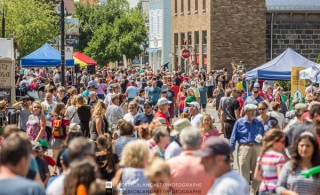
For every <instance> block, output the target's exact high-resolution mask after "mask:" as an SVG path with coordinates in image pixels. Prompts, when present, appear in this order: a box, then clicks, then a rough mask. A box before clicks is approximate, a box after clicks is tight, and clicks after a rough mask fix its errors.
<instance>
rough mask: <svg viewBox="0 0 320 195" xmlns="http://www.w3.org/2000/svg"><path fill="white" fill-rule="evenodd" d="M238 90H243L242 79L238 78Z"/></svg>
mask: <svg viewBox="0 0 320 195" xmlns="http://www.w3.org/2000/svg"><path fill="white" fill-rule="evenodd" d="M236 87H237V89H239V90H242V89H243V85H242V79H241V78H240V77H238V78H237V84H236Z"/></svg>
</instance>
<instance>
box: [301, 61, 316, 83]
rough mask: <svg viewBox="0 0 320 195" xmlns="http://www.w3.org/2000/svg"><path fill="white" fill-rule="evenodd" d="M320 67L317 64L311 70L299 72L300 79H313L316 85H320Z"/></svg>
mask: <svg viewBox="0 0 320 195" xmlns="http://www.w3.org/2000/svg"><path fill="white" fill-rule="evenodd" d="M319 73H320V65H319V64H317V65H315V66H312V67H310V68H307V69H304V70H300V71H299V79H308V80H310V79H312V82H314V83H320V74H319Z"/></svg>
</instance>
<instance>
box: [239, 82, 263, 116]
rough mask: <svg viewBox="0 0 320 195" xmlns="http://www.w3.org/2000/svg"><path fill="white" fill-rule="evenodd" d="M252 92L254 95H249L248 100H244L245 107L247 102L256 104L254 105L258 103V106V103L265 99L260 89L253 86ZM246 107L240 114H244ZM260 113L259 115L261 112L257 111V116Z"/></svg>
mask: <svg viewBox="0 0 320 195" xmlns="http://www.w3.org/2000/svg"><path fill="white" fill-rule="evenodd" d="M251 92H252V95H251V96H248V97H247V98H246V101H245V102H244V107H245V106H246V105H247V104H254V105H256V107H258V104H259V103H260V102H262V101H263V98H262V97H260V96H259V89H258V88H253V89H252V91H251ZM244 107H243V109H242V111H241V113H240V116H243V112H244ZM258 115H259V113H258V112H256V116H258Z"/></svg>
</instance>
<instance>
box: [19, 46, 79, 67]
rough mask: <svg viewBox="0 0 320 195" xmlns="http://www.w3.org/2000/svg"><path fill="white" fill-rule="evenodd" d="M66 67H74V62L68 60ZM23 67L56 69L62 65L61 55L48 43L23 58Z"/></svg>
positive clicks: (21, 62)
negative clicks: (55, 67)
mask: <svg viewBox="0 0 320 195" xmlns="http://www.w3.org/2000/svg"><path fill="white" fill-rule="evenodd" d="M65 63H66V66H73V65H74V60H73V59H68V60H66V62H65ZM20 64H21V66H22V67H54V66H60V64H61V53H60V52H59V51H58V50H56V49H55V48H53V47H51V46H50V45H49V44H48V43H46V44H44V45H43V46H42V47H40V48H39V49H37V50H36V51H34V52H32V53H31V54H29V55H27V56H26V57H24V58H22V59H21V61H20Z"/></svg>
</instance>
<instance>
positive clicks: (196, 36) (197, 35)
mask: <svg viewBox="0 0 320 195" xmlns="http://www.w3.org/2000/svg"><path fill="white" fill-rule="evenodd" d="M194 41H195V44H196V53H199V31H195V32H194Z"/></svg>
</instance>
